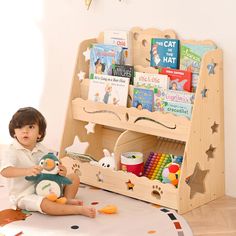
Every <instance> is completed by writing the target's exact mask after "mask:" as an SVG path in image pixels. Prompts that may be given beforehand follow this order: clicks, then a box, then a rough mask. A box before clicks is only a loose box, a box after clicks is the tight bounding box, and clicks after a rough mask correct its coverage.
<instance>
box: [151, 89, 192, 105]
mask: <svg viewBox="0 0 236 236" xmlns="http://www.w3.org/2000/svg"><path fill="white" fill-rule="evenodd" d="M194 98H195V94H194V93H191V92H186V91H177V90H164V89H158V88H156V89H154V101H158V100H165V101H170V102H181V103H190V104H193V103H194Z"/></svg>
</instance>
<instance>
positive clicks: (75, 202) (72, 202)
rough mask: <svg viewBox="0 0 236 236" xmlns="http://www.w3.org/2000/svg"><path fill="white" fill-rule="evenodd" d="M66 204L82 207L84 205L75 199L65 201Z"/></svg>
mask: <svg viewBox="0 0 236 236" xmlns="http://www.w3.org/2000/svg"><path fill="white" fill-rule="evenodd" d="M66 204H69V205H78V206H82V205H83V204H84V203H83V201H81V200H79V199H77V198H71V199H67V202H66Z"/></svg>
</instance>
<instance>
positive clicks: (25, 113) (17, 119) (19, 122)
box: [9, 107, 47, 142]
mask: <svg viewBox="0 0 236 236" xmlns="http://www.w3.org/2000/svg"><path fill="white" fill-rule="evenodd" d="M34 124H37V125H38V126H39V134H40V135H41V137H40V138H38V139H37V142H41V141H42V140H43V139H44V137H45V134H46V128H47V123H46V120H45V118H44V116H43V115H42V114H41V113H40V112H39V111H38V110H36V109H35V108H33V107H24V108H20V109H19V110H18V111H17V112H16V113H15V114H14V115H13V116H12V119H11V121H10V123H9V133H10V135H11V137H12V138H14V137H15V129H17V128H21V127H23V126H25V125H34Z"/></svg>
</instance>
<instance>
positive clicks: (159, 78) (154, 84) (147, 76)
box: [134, 72, 169, 89]
mask: <svg viewBox="0 0 236 236" xmlns="http://www.w3.org/2000/svg"><path fill="white" fill-rule="evenodd" d="M134 86H136V87H144V88H148V89H154V88H160V89H168V88H169V77H168V75H163V74H151V73H143V72H135V73H134Z"/></svg>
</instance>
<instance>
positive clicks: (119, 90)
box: [88, 74, 129, 106]
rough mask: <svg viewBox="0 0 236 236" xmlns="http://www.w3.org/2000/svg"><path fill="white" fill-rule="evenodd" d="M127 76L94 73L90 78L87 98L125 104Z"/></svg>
mask: <svg viewBox="0 0 236 236" xmlns="http://www.w3.org/2000/svg"><path fill="white" fill-rule="evenodd" d="M128 89H129V78H126V77H119V76H111V75H100V74H94V76H93V78H91V79H90V83H89V93H88V100H91V101H94V102H102V103H105V104H113V105H118V106H127V100H128Z"/></svg>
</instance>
